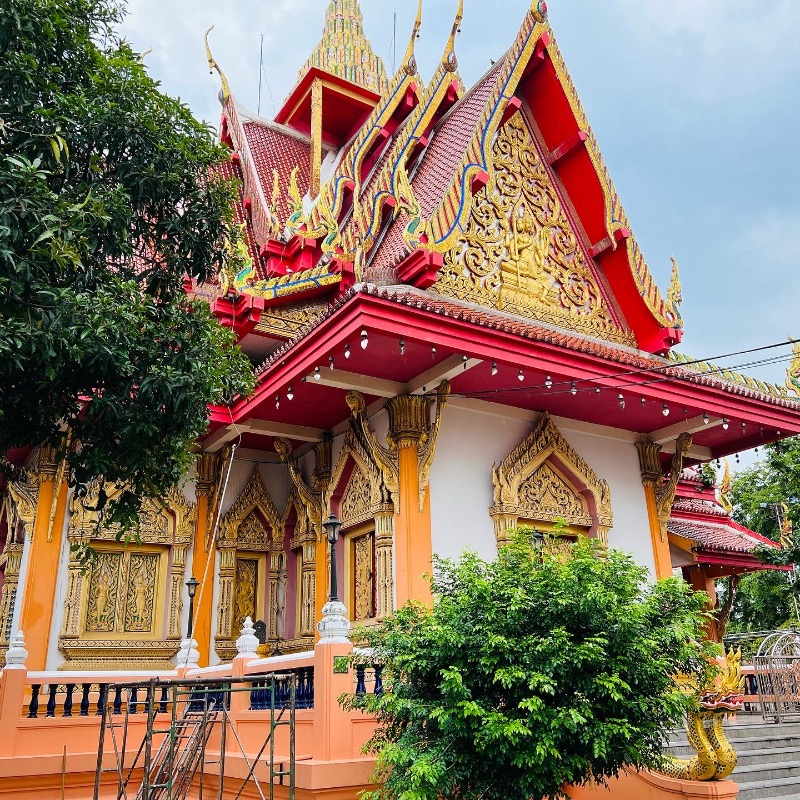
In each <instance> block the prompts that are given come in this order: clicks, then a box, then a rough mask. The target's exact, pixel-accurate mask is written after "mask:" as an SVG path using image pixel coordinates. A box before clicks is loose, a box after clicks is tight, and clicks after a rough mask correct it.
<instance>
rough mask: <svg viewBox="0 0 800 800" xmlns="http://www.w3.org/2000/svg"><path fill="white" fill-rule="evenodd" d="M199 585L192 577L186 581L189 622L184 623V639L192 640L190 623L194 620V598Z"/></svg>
mask: <svg viewBox="0 0 800 800" xmlns="http://www.w3.org/2000/svg"><path fill="white" fill-rule="evenodd" d="M199 585H200V581H199V580H197V578H195V576H194V575H192V577H191V578H189V580H188V581H186V589H187V590H188V592H189V621H188V622H187V623H186V638H187V639H191V638H192V621H193V619H194V596H195V595H196V594H197V587H198V586H199Z"/></svg>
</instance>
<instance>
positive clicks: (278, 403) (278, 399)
mask: <svg viewBox="0 0 800 800" xmlns="http://www.w3.org/2000/svg"><path fill="white" fill-rule="evenodd" d="M280 407H281V396H280V395H279V394H276V395H275V408H280Z"/></svg>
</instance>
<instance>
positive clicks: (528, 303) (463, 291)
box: [434, 112, 635, 344]
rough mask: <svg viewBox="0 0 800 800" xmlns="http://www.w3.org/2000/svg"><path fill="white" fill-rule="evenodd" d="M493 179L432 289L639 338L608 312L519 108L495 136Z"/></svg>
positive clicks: (616, 337)
mask: <svg viewBox="0 0 800 800" xmlns="http://www.w3.org/2000/svg"><path fill="white" fill-rule="evenodd" d="M492 175H493V179H492V181H490V183H489V184H488V185H487V186H486V187H484V188H483V189H481V190H480V191H478V192H477V193H476V194H475V196H474V197H473V200H472V213H471V215H470V218H469V222H468V224H467V226H466V229H465V231H464V233H463V235H462V236H461V238H460V239H459V240H458V242H457V243H456V245H455V246H454V247H453V248H452V249H451V250H450V251H449V252H447V253H446V254H445V257H444V266H443V268H442V270H441V272H440V276H439V279H438V281H437V282H436V284H435V287H434V288H435V290H436V291H438V292H440V293H442V294H445V295H450V296H453V297H457V298H459V299H462V300H468V301H471V302H476V303H480V304H482V305H487V306H492V307H494V308H499V309H502V310H506V311H510V312H513V313H515V314H519V315H522V316H526V317H533V318H535V319H541V320H543V321H545V322H549V323H552V324H556V325H560V326H562V327H568V328H572V329H574V330H578V331H580V332H582V333H587V334H590V335H595V336H602V337H603V338H606V339H609V340H612V341H616V342H623V343H626V344H634V343H635V341H634V337H633V334H632V333H631V332H630V331H628V330H623V329H622V328H621V327H620V326H619V325H618V323H617V322H616V321H615V319H614V317H613V316H612V314H611V313H610V311H609V309H608V307H607V305H606V302H605V299H604V296H603V292H602V290H601V288H600V284H599V282H598V280H597V278H596V277H595V275H594V273H593V271H592V268H591V266H590V263H589V260H588V258H587V256H586V255H585V253H584V251H583V248H582V245H581V244H580V243H579V242H578V240H577V239H576V237H575V234H574V232H573V230H572V226H571V224H570V221H569V219H568V217H567V215H566V212H565V211H564V209H563V207H562V205H561V201H560V199H559V196H558V193H557V192H556V190H555V187H554V185H553V183H552V179H551V177H550V174H549V172H548V169H547V167H546V166H545V164H544V161H543V159H542V157H541V155H540V154H539V151H538V148H537V145H536V143H535V142H534V139H533V136H532V134H531V132H530V129H529V128H528V125H527V122H526V121H525V119H524V118H523V116H522V114H521V113H519V112H517V113H516V114H514V116H513V117H512V118H511V119H510V120H509V121H508V122H507V123H506V124H505V125H504V126H503V128H502V129H501V130H500V132H499V133H498V135H497V139H496V141H495V144H494V148H493V151H492Z"/></svg>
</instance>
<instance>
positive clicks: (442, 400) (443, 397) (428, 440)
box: [417, 381, 450, 513]
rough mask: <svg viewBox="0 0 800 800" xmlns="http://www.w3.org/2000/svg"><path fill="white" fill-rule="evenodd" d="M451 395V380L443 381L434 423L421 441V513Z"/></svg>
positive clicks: (419, 453)
mask: <svg viewBox="0 0 800 800" xmlns="http://www.w3.org/2000/svg"><path fill="white" fill-rule="evenodd" d="M449 396H450V381H442V382H441V383H440V384H439V387H438V389H437V390H436V415H435V416H434V418H433V424H432V425H431V426H430V428H429V430H428V432H427V434H426V435H425V436H424V437H423V438H422V440H421V441H420V444H419V450H418V451H417V459H418V464H419V510H420V513H422V508H423V506H424V504H425V493H426V492H427V491H428V484H429V483H430V477H431V467H432V466H433V457H434V456H435V455H436V442H437V441H438V440H439V428H440V427H441V424H442V414H443V413H444V409H445V406H446V405H447V398H448V397H449Z"/></svg>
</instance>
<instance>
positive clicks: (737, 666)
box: [658, 648, 744, 781]
mask: <svg viewBox="0 0 800 800" xmlns="http://www.w3.org/2000/svg"><path fill="white" fill-rule="evenodd" d="M687 688H690V687H689V686H688V683H687ZM697 695H698V698H697V699H698V701H699V704H700V710H699V711H692V712H690V713H689V715H688V718H687V720H686V734H687V736H688V739H689V744H690V745H691V746H692V747H693V748H694V749H695V750H696V751H697V754H696V755H695V756H693V757H692V758H675V757H673V756H668V757H666V758H665V760H664V763H663V764H662V766H661V767H660V768H659V770H658V771H659V772H661V773H662V774H664V775H667V776H669V777H671V778H682V779H683V780H690V781H714V780H722V779H723V778H727V777H728V776H729V775H730V774H731V773H732V772H733V770H734V769H735V768H736V761H737V758H736V751H735V750H734V749H733V747H732V746H731V744H730V742H729V741H728V739H727V737H726V736H725V731H724V730H723V729H722V723H723V721H724V719H725V717H726V716H728V715H733V714H736V713H737V712H738V711H740V710H741V708H742V705H743V704H744V677H743V676H742V651H741V648H740V649H739V650H737V651H736V652H734V651H733V650H730V651H729V652H728V657H727V663H726V664H725V665H724V666H723V667H722V668H721V669H720V671H719V672H718V673H717V675H716V676H715V678H714V682H713V684H711V685H710V686H707V687H706V688H705V689H703V690H701V691H700V692H697Z"/></svg>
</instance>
